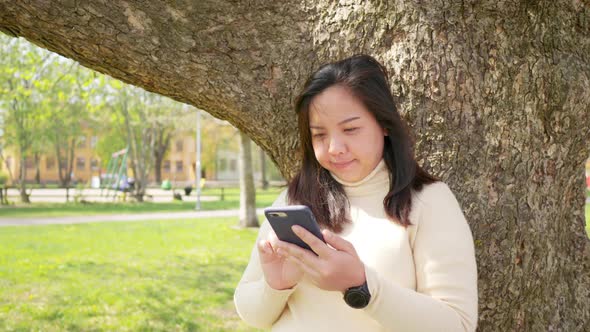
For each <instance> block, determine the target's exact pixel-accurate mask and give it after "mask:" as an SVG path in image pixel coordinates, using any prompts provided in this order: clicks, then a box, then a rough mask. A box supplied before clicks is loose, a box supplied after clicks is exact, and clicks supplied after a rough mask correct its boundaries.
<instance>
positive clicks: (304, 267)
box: [286, 256, 319, 279]
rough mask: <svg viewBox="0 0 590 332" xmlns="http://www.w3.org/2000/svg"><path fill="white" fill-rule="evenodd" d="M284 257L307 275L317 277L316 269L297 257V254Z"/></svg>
mask: <svg viewBox="0 0 590 332" xmlns="http://www.w3.org/2000/svg"><path fill="white" fill-rule="evenodd" d="M286 259H287V260H288V261H289V262H291V263H294V264H295V265H297V266H298V267H299V268H300V269H301V270H302V271H303V272H304V273H305V274H307V275H309V276H310V277H311V278H312V279H315V278H317V276H318V275H319V273H318V271H317V270H316V269H315V268H314V267H312V266H309V265H308V264H306V263H305V262H304V261H302V260H301V259H299V258H297V256H288V257H287V258H286Z"/></svg>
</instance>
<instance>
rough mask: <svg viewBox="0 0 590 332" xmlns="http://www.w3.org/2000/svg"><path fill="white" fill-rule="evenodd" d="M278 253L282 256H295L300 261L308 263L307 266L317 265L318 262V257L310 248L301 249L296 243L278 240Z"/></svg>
mask: <svg viewBox="0 0 590 332" xmlns="http://www.w3.org/2000/svg"><path fill="white" fill-rule="evenodd" d="M278 250H279V254H280V255H281V256H283V257H291V256H293V257H296V258H297V259H299V260H300V261H301V262H303V263H305V264H307V265H309V266H317V265H318V264H319V258H318V256H316V255H315V254H314V253H313V252H312V251H311V250H307V249H303V248H301V247H299V246H298V245H295V244H292V243H288V242H283V241H280V242H279V246H278Z"/></svg>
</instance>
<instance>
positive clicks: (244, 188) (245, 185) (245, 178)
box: [240, 131, 258, 227]
mask: <svg viewBox="0 0 590 332" xmlns="http://www.w3.org/2000/svg"><path fill="white" fill-rule="evenodd" d="M251 145H252V144H251V141H250V138H249V137H248V135H246V134H244V133H243V132H241V131H240V226H241V227H258V217H257V216H256V188H255V187H254V176H253V174H252V148H251Z"/></svg>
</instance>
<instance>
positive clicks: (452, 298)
mask: <svg viewBox="0 0 590 332" xmlns="http://www.w3.org/2000/svg"><path fill="white" fill-rule="evenodd" d="M415 199H416V200H418V201H417V202H415V203H414V206H417V208H419V209H420V210H421V211H419V213H418V215H417V220H416V221H417V222H416V221H413V223H414V226H412V227H416V229H415V233H414V234H413V235H414V237H413V239H412V238H411V239H410V241H411V242H413V255H414V265H415V269H416V291H414V290H411V289H407V288H403V287H401V286H399V285H397V284H395V283H393V282H391V281H389V280H385V279H383V278H382V277H380V276H379V275H378V274H377V272H375V271H374V270H373V269H371V268H368V267H366V268H365V272H366V276H367V284H368V286H369V291H370V292H371V295H372V297H371V302H370V303H369V305H368V306H367V308H366V309H365V310H366V311H367V313H368V314H369V315H370V316H372V317H373V318H374V319H375V320H377V321H378V322H379V323H380V324H381V325H382V326H384V327H385V328H386V329H395V330H399V331H475V328H476V325H477V268H476V263H475V251H474V247H473V238H472V235H471V231H470V229H469V226H468V224H467V221H466V220H465V217H464V216H463V213H462V212H461V208H460V207H459V204H458V202H457V200H456V199H455V196H454V195H453V193H452V192H451V190H450V189H449V188H448V186H447V185H446V184H444V183H435V184H432V185H429V186H426V187H425V188H424V189H423V192H422V193H421V194H419V195H417V196H416V198H415Z"/></svg>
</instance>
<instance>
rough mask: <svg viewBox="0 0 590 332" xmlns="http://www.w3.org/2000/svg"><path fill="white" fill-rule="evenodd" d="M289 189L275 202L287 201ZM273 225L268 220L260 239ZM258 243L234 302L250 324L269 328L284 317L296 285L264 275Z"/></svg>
mask: <svg viewBox="0 0 590 332" xmlns="http://www.w3.org/2000/svg"><path fill="white" fill-rule="evenodd" d="M285 202H286V191H283V192H282V193H281V194H280V195H279V197H278V198H277V200H276V201H275V202H274V203H273V206H282V205H286V203H285ZM270 230H271V228H270V225H269V224H268V222H264V223H263V224H262V225H261V226H260V230H259V232H258V237H257V239H256V243H258V241H260V240H261V239H265V238H266V237H267V235H268V233H269V232H270ZM256 243H255V244H254V248H253V249H252V253H251V255H250V261H249V262H248V266H247V267H246V270H245V271H244V274H243V275H242V279H241V280H240V282H239V283H238V286H237V287H236V290H235V292H234V304H235V306H236V310H237V312H238V315H239V316H240V317H241V318H242V320H244V322H246V323H247V324H249V325H252V326H254V327H258V328H269V327H271V326H272V324H273V323H274V322H275V321H276V320H277V319H278V318H279V317H280V315H281V314H282V312H283V310H284V309H285V306H286V304H287V300H288V299H289V296H290V295H291V293H293V291H294V290H295V287H294V288H292V289H286V290H276V289H274V288H272V287H271V286H270V285H268V283H267V282H266V280H265V279H264V274H263V272H262V267H261V266H260V259H259V256H258V249H257V247H256Z"/></svg>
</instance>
